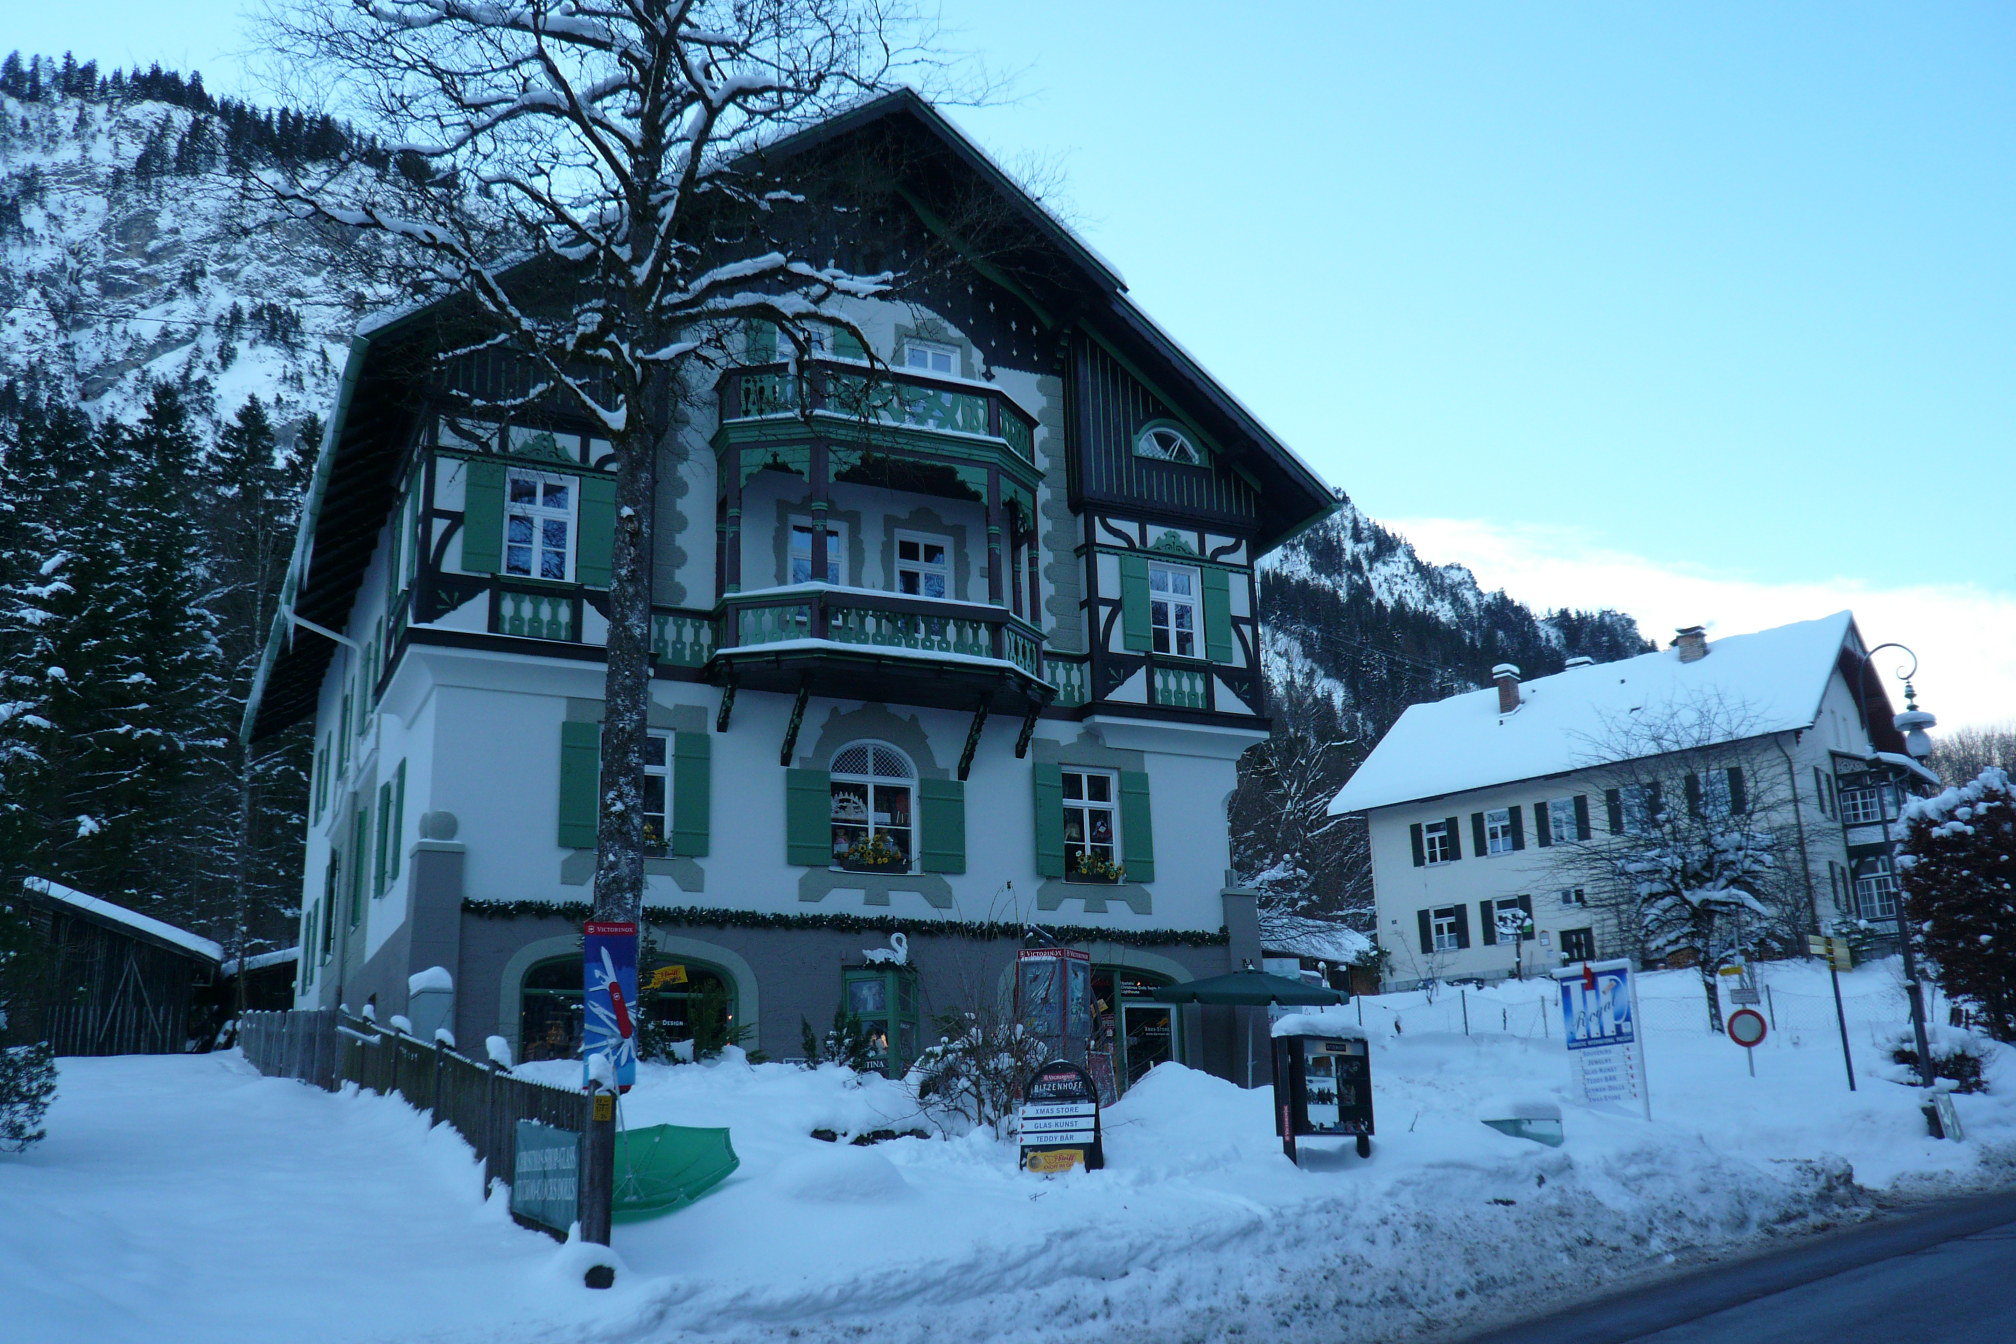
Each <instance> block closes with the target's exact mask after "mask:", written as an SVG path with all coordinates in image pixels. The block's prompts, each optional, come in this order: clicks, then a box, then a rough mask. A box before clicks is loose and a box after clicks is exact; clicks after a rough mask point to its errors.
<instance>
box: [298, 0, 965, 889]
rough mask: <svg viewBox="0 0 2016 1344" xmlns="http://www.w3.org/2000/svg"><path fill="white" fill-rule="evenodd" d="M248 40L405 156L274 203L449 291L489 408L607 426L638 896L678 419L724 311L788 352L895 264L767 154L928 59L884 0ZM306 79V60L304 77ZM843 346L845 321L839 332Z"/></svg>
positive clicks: (699, 389)
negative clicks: (483, 378) (842, 224)
mask: <svg viewBox="0 0 2016 1344" xmlns="http://www.w3.org/2000/svg"><path fill="white" fill-rule="evenodd" d="M265 36H266V39H267V41H268V43H269V45H271V46H272V47H273V48H274V49H275V50H276V51H277V52H279V53H280V54H281V56H282V59H284V60H288V61H291V62H292V63H293V65H294V67H295V68H296V69H301V70H307V71H310V72H316V73H319V72H335V74H336V76H337V77H338V78H339V79H340V86H339V90H338V92H339V94H340V96H342V97H343V98H344V99H345V100H346V102H347V108H346V110H347V111H349V112H350V113H351V114H352V116H353V117H354V118H355V119H357V120H359V121H361V122H362V123H363V124H364V125H365V127H366V129H368V130H370V131H372V132H374V133H376V134H378V135H379V136H380V137H381V139H382V141H383V143H384V145H385V146H386V147H387V148H389V149H390V150H391V151H393V152H394V154H396V155H397V156H398V158H397V161H398V162H399V163H400V164H401V165H402V171H401V172H400V173H395V174H366V173H362V172H357V171H352V170H351V169H350V168H348V167H346V166H339V167H337V168H335V169H333V170H330V171H328V172H326V173H324V174H323V175H322V176H320V177H318V178H316V179H315V180H312V181H310V180H304V179H303V178H301V177H299V176H287V175H283V174H282V173H280V172H278V171H269V172H267V173H266V174H265V176H264V177H263V179H262V180H263V182H264V184H265V187H266V188H267V190H268V191H269V192H270V193H271V194H272V196H273V197H274V198H275V199H276V200H277V201H278V202H279V203H280V204H281V206H282V207H283V209H284V210H285V211H286V212H287V213H289V214H291V215H292V216H293V217H294V218H297V219H302V220H309V221H320V222H325V223H328V224H334V225H340V226H344V227H348V228H351V229H355V230H360V231H363V232H364V233H366V234H370V235H376V236H377V237H379V238H381V239H383V240H386V242H387V243H388V245H389V246H390V247H391V248H392V250H394V251H395V252H396V253H397V254H398V255H399V257H400V258H401V259H402V261H403V264H404V265H405V266H406V267H407V272H406V279H407V281H408V288H409V290H411V291H412V292H413V293H414V294H415V295H416V296H418V297H429V296H436V295H452V296H455V299H456V303H455V304H454V305H452V306H451V309H450V311H451V312H452V313H453V314H454V315H455V316H456V319H457V320H458V321H459V322H461V323H463V324H465V325H464V326H463V327H461V328H460V330H463V331H466V333H467V334H466V337H463V338H461V339H455V340H451V341H449V342H448V344H449V346H450V348H449V349H447V350H446V351H444V352H443V358H444V360H454V359H457V358H461V357H465V356H471V355H503V356H506V357H509V358H510V359H512V360H514V361H515V363H516V365H517V367H518V368H519V369H520V370H521V372H522V374H523V381H522V382H521V383H520V384H519V385H518V386H515V387H514V388H512V390H511V392H510V393H509V395H508V397H506V398H503V399H499V398H496V397H493V398H491V399H490V400H489V402H488V403H487V404H488V405H490V406H502V407H504V408H505V409H509V408H512V407H516V406H525V405H534V404H538V405H556V404H565V405H571V406H572V407H573V408H574V409H575V410H576V411H577V412H579V413H584V414H586V415H587V416H588V417H589V418H590V419H591V420H592V421H594V422H596V423H598V424H599V425H600V426H601V429H602V432H603V434H605V435H606V436H607V438H608V439H609V441H610V442H611V443H612V444H613V454H614V459H615V463H614V464H615V512H616V518H617V529H616V537H615V542H614V548H613V555H612V565H611V577H610V585H609V596H608V603H609V611H608V615H609V636H608V650H607V668H608V671H607V680H606V684H605V690H604V697H605V705H604V720H603V730H602V777H601V791H600V820H599V825H598V829H597V837H596V873H595V904H594V909H595V914H596V917H598V918H603V919H625V918H628V919H635V918H636V917H637V916H638V914H639V912H640V910H641V907H642V901H643V878H644V875H643V852H644V833H643V825H644V818H643V810H642V807H641V801H642V799H641V791H642V780H643V764H642V762H643V750H644V745H645V729H646V725H645V705H646V701H647V698H648V693H649V686H650V670H651V669H650V603H651V584H650V575H651V556H652V533H653V519H652V501H653V499H654V497H655V485H656V479H657V475H658V472H659V471H660V470H661V465H662V467H663V468H664V469H670V470H673V471H677V470H678V469H679V466H680V461H679V459H680V455H681V453H682V451H683V449H682V443H683V436H682V435H681V434H680V432H679V426H678V422H679V420H680V417H681V414H682V409H683V407H684V406H685V404H686V403H687V402H688V401H689V399H692V398H695V397H697V396H699V395H701V394H702V393H703V392H704V386H705V383H706V382H708V381H710V380H706V379H703V378H702V377H701V375H702V374H703V373H705V372H706V371H708V370H710V369H712V368H715V367H718V366H719V365H720V364H722V363H723V362H725V361H726V360H727V359H729V358H730V357H731V354H732V346H733V342H734V341H735V339H736V337H735V334H734V333H735V332H736V331H738V330H739V328H740V327H741V325H742V324H743V323H744V322H745V321H747V320H751V319H754V320H760V321H763V322H768V323H770V324H772V325H773V326H774V327H775V328H776V329H777V331H778V332H779V333H780V342H783V343H788V344H789V345H790V346H791V347H792V348H793V349H794V350H795V351H796V352H798V353H801V354H802V353H805V352H807V351H809V350H811V349H812V348H813V347H814V344H815V340H816V337H817V336H818V335H819V334H820V332H821V331H822V329H831V328H836V327H837V328H840V329H842V330H845V331H847V332H848V333H849V334H851V335H853V336H854V337H855V338H857V339H858V338H859V337H860V332H859V331H858V329H856V328H855V327H853V325H852V324H851V322H850V321H849V320H848V319H847V318H845V317H844V316H842V315H840V314H839V313H838V312H837V311H836V308H835V300H838V299H844V298H871V297H877V296H882V295H885V294H887V293H889V292H890V289H891V286H892V284H893V282H894V279H895V277H894V276H893V275H890V274H885V273H874V274H857V273H854V272H851V271H849V270H846V269H844V268H842V267H840V266H837V265H835V264H832V263H831V262H830V261H828V260H824V259H823V258H824V257H826V256H828V255H830V252H831V248H830V246H820V245H819V244H818V243H817V242H816V241H815V240H817V239H819V238H821V237H822V236H830V234H831V232H832V231H833V230H832V225H833V223H834V217H835V215H837V214H839V213H842V212H844V211H845V209H846V207H845V206H844V205H840V204H835V203H833V202H830V201H827V202H822V201H820V200H818V199H816V198H815V196H814V195H808V194H807V193H806V192H805V191H804V190H802V188H803V183H802V182H796V183H795V184H794V181H793V180H792V179H790V178H788V177H787V176H786V175H785V174H784V173H783V172H782V171H781V170H779V169H778V168H777V167H776V166H775V165H773V164H772V163H770V162H769V160H768V158H767V157H766V155H765V153H764V150H765V148H766V147H767V146H770V145H772V144H774V143H776V142H777V141H779V140H780V139H781V138H783V137H785V136H786V135H788V134H789V133H790V132H792V131H794V130H796V129H799V128H801V127H804V126H807V125H810V124H813V123H815V122H817V121H819V120H821V119H823V118H825V117H827V116H829V115H831V114H832V113H833V112H834V111H836V109H838V108H840V107H841V106H843V105H845V104H846V103H847V102H849V101H850V100H855V99H858V98H860V97H862V96H864V95H867V94H869V93H873V92H875V91H878V90H882V89H885V88H888V87H890V86H891V85H892V84H893V82H894V81H896V80H898V79H900V78H902V77H904V76H905V75H915V74H917V73H918V72H920V71H922V72H924V73H925V74H926V75H928V74H929V72H931V71H933V70H935V69H937V67H938V62H937V60H936V58H935V57H933V56H932V55H930V50H929V36H930V35H929V34H928V33H927V32H925V31H924V30H923V29H922V28H920V27H919V26H918V25H917V24H916V23H915V21H914V18H913V16H912V15H911V13H910V12H909V11H908V10H907V8H906V7H905V5H904V0H510V3H491V2H490V0H328V2H326V3H318V2H317V0H293V3H291V4H283V7H282V8H279V9H277V10H274V11H272V12H271V13H269V16H268V21H267V24H266V33H265ZM311 77H313V75H311ZM863 344H864V346H865V344H866V343H865V342H863Z"/></svg>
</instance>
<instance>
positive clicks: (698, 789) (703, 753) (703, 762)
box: [672, 732, 714, 858]
mask: <svg viewBox="0 0 2016 1344" xmlns="http://www.w3.org/2000/svg"><path fill="white" fill-rule="evenodd" d="M713 774H714V737H713V734H711V733H706V732H699V733H674V734H672V852H673V853H674V854H685V855H689V856H691V857H693V858H699V857H701V856H703V855H705V854H706V853H707V832H708V830H709V828H710V823H711V820H712V815H713V814H712V807H713V802H712V799H711V797H710V795H711V794H712V791H713Z"/></svg>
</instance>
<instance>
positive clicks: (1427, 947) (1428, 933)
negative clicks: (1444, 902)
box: [1414, 910, 1435, 953]
mask: <svg viewBox="0 0 2016 1344" xmlns="http://www.w3.org/2000/svg"><path fill="white" fill-rule="evenodd" d="M1434 913H1435V912H1434V911H1432V910H1417V911H1415V912H1414V917H1415V918H1416V919H1417V920H1419V921H1420V922H1421V950H1422V951H1423V952H1424V953H1432V952H1433V951H1434V950H1435V926H1434V923H1433V916H1434Z"/></svg>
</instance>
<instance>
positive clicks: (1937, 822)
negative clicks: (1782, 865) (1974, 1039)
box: [1898, 766, 2016, 1041]
mask: <svg viewBox="0 0 2016 1344" xmlns="http://www.w3.org/2000/svg"><path fill="white" fill-rule="evenodd" d="M1904 822H1905V830H1904V852H1903V854H1902V855H1901V856H1900V857H1899V860H1898V867H1899V868H1900V870H1901V871H1902V873H1903V881H1904V912H1905V919H1906V921H1907V924H1908V927H1909V928H1910V931H1911V934H1912V937H1913V938H1914V939H1915V940H1916V942H1917V945H1918V948H1919V951H1920V952H1921V953H1922V954H1923V955H1924V956H1925V957H1926V958H1927V959H1928V960H1929V961H1930V962H1931V963H1932V964H1933V965H1934V966H1936V967H1937V968H1938V976H1939V982H1940V984H1942V985H1944V986H1945V988H1946V992H1947V993H1948V994H1950V995H1952V996H1953V997H1954V998H1956V999H1965V1000H1968V1001H1969V1002H1971V1003H1972V1004H1974V1005H1975V1006H1977V1007H1978V1008H1979V1010H1980V1016H1981V1020H1982V1025H1983V1026H1984V1027H1985V1028H1986V1029H1987V1032H1988V1034H1989V1035H1990V1036H1992V1037H1994V1038H1995V1039H1996V1040H1998V1041H2016V796H2012V791H2011V787H2010V783H2009V776H2008V774H2007V773H2006V772H2004V771H2003V770H2001V769H1999V768H1997V767H1993V766H1991V767H1989V768H1988V769H1986V770H1983V771H1982V772H1981V773H1980V774H1979V775H1978V776H1976V777H1975V778H1974V779H1973V780H1972V781H1970V782H1969V783H1967V784H1964V785H1962V786H1960V787H1958V788H1952V789H1947V790H1946V791H1945V792H1944V793H1941V794H1939V795H1938V796H1937V797H1934V798H1920V799H1916V800H1914V801H1913V802H1912V803H1910V804H1909V805H1908V806H1907V807H1906V808H1905V809H1904Z"/></svg>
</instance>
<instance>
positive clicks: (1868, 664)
mask: <svg viewBox="0 0 2016 1344" xmlns="http://www.w3.org/2000/svg"><path fill="white" fill-rule="evenodd" d="M1885 649H1898V650H1901V651H1902V652H1903V653H1904V654H1905V655H1906V656H1907V657H1909V658H1910V659H1911V666H1910V667H1909V668H1907V669H1905V670H1904V671H1901V672H1899V673H1898V674H1897V676H1898V678H1899V680H1901V681H1902V682H1903V683H1904V712H1903V713H1902V714H1899V715H1898V716H1897V717H1896V718H1894V719H1892V720H1891V724H1892V726H1894V727H1895V728H1896V729H1897V731H1898V732H1900V733H1902V734H1903V735H1904V751H1905V753H1906V754H1907V755H1909V756H1910V757H1911V759H1912V760H1914V761H1923V760H1924V759H1925V757H1926V756H1928V755H1930V754H1931V751H1932V739H1931V737H1930V736H1929V735H1928V734H1927V733H1926V731H1925V730H1926V729H1928V728H1932V727H1936V726H1937V725H1938V723H1939V720H1937V719H1936V718H1934V717H1932V715H1930V714H1928V713H1926V712H1925V711H1924V710H1922V709H1920V708H1918V692H1917V689H1916V688H1915V687H1913V686H1912V685H1911V679H1912V678H1913V677H1915V676H1917V675H1918V655H1917V654H1916V653H1913V652H1912V651H1911V650H1910V649H1908V648H1906V647H1905V646H1904V645H1902V644H1878V645H1877V646H1876V647H1875V648H1873V649H1871V650H1869V651H1868V652H1867V653H1865V654H1863V655H1862V671H1863V673H1864V676H1865V678H1866V675H1867V673H1868V672H1869V670H1870V668H1872V667H1873V666H1874V665H1875V658H1876V655H1877V654H1879V653H1881V652H1882V651H1883V650H1885ZM1878 689H1881V686H1880V683H1879V686H1878ZM1869 764H1870V766H1871V767H1872V768H1875V769H1880V770H1882V771H1883V772H1884V775H1885V776H1886V777H1887V778H1890V779H1892V781H1893V783H1894V786H1895V789H1896V795H1897V800H1898V804H1899V806H1900V808H1901V806H1902V804H1903V800H1904V797H1905V790H1906V789H1907V788H1908V787H1909V781H1910V778H1911V772H1910V770H1908V769H1906V768H1904V767H1902V766H1898V765H1895V764H1893V763H1891V762H1890V761H1886V760H1884V759H1883V758H1882V757H1881V756H1876V755H1872V756H1870V757H1869ZM1892 772H1895V773H1894V774H1893V773H1892ZM1878 811H1879V812H1880V814H1881V815H1882V818H1883V847H1884V848H1885V849H1887V850H1889V851H1890V852H1891V858H1890V868H1891V872H1892V873H1895V872H1896V869H1897V860H1896V846H1895V842H1894V841H1893V840H1892V839H1891V835H1890V809H1889V808H1888V807H1887V806H1883V807H1879V809H1878ZM1897 932H1898V934H1899V939H1900V942H1901V943H1902V945H1903V949H1902V950H1903V954H1904V994H1905V997H1906V998H1907V999H1908V1000H1909V1001H1910V1004H1911V1034H1912V1036H1913V1037H1914V1038H1915V1040H1916V1043H1917V1046H1918V1086H1920V1087H1923V1088H1930V1087H1931V1086H1932V1043H1931V1041H1930V1039H1929V1038H1928V1037H1927V1035H1926V1032H1925V988H1924V986H1923V985H1921V984H1920V983H1919V981H1918V954H1917V952H1916V951H1914V950H1913V949H1912V946H1911V920H1910V910H1909V908H1908V907H1907V906H1906V904H1905V900H1904V884H1903V882H1902V881H1899V882H1898V884H1897Z"/></svg>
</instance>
